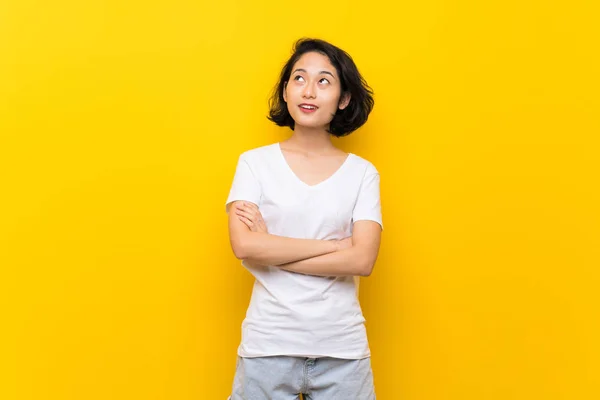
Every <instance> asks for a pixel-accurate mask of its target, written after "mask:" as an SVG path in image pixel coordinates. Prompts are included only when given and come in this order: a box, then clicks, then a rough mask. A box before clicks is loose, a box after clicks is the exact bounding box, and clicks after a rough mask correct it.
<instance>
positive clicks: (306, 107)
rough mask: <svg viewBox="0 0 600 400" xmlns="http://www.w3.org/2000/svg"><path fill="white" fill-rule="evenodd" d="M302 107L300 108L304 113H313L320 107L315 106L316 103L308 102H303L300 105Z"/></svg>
mask: <svg viewBox="0 0 600 400" xmlns="http://www.w3.org/2000/svg"><path fill="white" fill-rule="evenodd" d="M298 107H299V108H300V110H301V111H302V112H304V113H307V114H308V113H312V112H315V111H317V109H318V108H319V107H317V106H315V105H314V104H307V103H302V104H300V105H299V106H298Z"/></svg>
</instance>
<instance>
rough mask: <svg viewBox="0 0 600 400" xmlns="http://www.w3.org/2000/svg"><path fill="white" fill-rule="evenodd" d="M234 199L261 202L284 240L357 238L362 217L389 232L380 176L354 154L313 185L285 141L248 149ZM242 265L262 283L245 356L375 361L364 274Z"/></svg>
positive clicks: (250, 315) (245, 330) (245, 327)
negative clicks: (291, 159) (288, 155)
mask: <svg viewBox="0 0 600 400" xmlns="http://www.w3.org/2000/svg"><path fill="white" fill-rule="evenodd" d="M236 200H245V201H249V202H252V203H255V204H257V205H258V207H259V210H260V212H261V214H262V216H263V219H264V221H265V224H266V226H267V229H268V231H269V233H270V234H273V235H278V236H285V237H291V238H299V239H324V240H330V239H337V240H340V239H344V238H346V237H350V236H352V223H353V221H358V220H372V221H376V222H378V223H379V224H380V225H381V226H382V228H383V223H382V219H381V204H380V199H379V173H378V171H377V169H376V168H375V166H374V165H373V164H371V163H370V162H369V161H367V160H365V159H364V158H362V157H359V156H357V155H355V154H352V153H350V154H349V156H348V158H347V159H346V160H345V161H344V164H342V166H341V167H340V168H339V169H338V170H337V171H336V172H335V173H334V174H333V175H331V176H330V177H329V178H327V179H326V180H325V181H323V182H320V183H318V184H316V185H314V186H310V185H307V184H306V183H304V182H303V181H301V180H300V179H299V178H298V177H297V176H296V175H295V173H294V172H293V170H292V169H291V168H290V166H289V165H288V163H287V161H286V159H285V157H284V156H283V153H282V151H281V147H280V145H279V143H274V144H271V145H267V146H262V147H258V148H255V149H252V150H248V151H246V152H244V153H242V154H241V155H240V157H239V160H238V164H237V168H236V172H235V176H234V179H233V184H232V186H231V190H230V193H229V197H228V198H227V202H226V204H229V203H230V202H232V201H236ZM242 265H244V267H246V268H247V269H248V270H249V271H250V273H252V275H254V277H255V278H256V279H255V282H254V287H253V290H252V297H251V300H250V305H249V306H248V310H247V312H246V318H245V319H244V321H243V323H242V341H241V344H240V346H239V347H238V354H239V355H240V356H242V357H264V356H273V355H288V356H299V357H314V358H316V357H326V356H328V357H337V358H345V359H361V358H366V357H369V356H370V349H369V344H368V341H367V335H366V330H365V326H364V322H365V319H364V317H363V314H362V310H361V307H360V304H359V301H358V297H357V295H358V285H357V283H358V277H352V276H338V277H335V276H331V277H323V276H314V275H306V274H299V273H294V272H289V271H285V270H282V269H280V268H279V267H276V266H267V267H254V266H251V265H249V264H247V263H245V262H244V261H242Z"/></svg>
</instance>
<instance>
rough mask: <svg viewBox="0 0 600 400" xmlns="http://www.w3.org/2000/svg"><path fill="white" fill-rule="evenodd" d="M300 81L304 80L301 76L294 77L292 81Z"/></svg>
mask: <svg viewBox="0 0 600 400" xmlns="http://www.w3.org/2000/svg"><path fill="white" fill-rule="evenodd" d="M300 79H302V80H304V78H303V77H302V75H296V76H295V77H294V80H295V81H297V80H300Z"/></svg>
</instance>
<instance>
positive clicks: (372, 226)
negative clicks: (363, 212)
mask: <svg viewBox="0 0 600 400" xmlns="http://www.w3.org/2000/svg"><path fill="white" fill-rule="evenodd" d="M235 214H236V215H237V216H238V218H239V220H240V221H241V222H243V223H244V224H245V225H246V226H247V228H248V229H250V230H251V231H255V232H266V226H265V224H264V221H263V220H262V215H261V214H260V211H258V208H257V207H253V208H251V209H249V208H244V207H242V208H239V209H236V210H235ZM295 240H298V239H295ZM380 243H381V226H380V225H379V224H378V223H377V222H374V221H367V220H365V221H356V222H355V223H354V226H353V232H352V237H350V238H347V239H344V240H342V241H340V242H339V244H340V246H339V248H338V249H337V251H334V252H330V253H327V254H322V255H316V256H312V257H309V258H304V259H302V260H297V261H291V262H289V263H283V264H276V265H277V266H279V267H280V268H282V269H285V270H287V271H291V272H298V273H303V274H308V275H317V276H369V275H370V274H371V272H372V271H373V267H374V265H375V261H376V260H377V255H378V253H379V245H380ZM246 260H247V261H249V262H251V263H253V264H260V265H265V264H263V263H261V262H260V261H259V260H257V259H252V258H251V257H250V258H248V259H246Z"/></svg>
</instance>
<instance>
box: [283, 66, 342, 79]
mask: <svg viewBox="0 0 600 400" xmlns="http://www.w3.org/2000/svg"><path fill="white" fill-rule="evenodd" d="M297 71H300V72H306V70H305V69H302V68H296V69H295V70H294V71H293V72H292V74H293V73H294V72H297ZM319 74H327V75H331V76H332V77H333V78H335V76H333V74H332V73H331V72H329V71H319Z"/></svg>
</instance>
